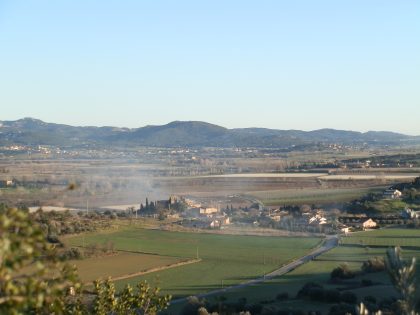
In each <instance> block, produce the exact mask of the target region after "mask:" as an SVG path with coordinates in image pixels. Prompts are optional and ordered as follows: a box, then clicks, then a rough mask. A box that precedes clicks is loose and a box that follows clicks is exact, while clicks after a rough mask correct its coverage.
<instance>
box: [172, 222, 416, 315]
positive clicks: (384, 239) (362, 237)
mask: <svg viewBox="0 0 420 315" xmlns="http://www.w3.org/2000/svg"><path fill="white" fill-rule="evenodd" d="M397 245H400V246H402V248H403V254H404V257H406V258H407V259H411V257H416V258H417V270H418V273H419V276H418V277H417V281H418V287H419V288H420V230H415V229H413V230H410V229H381V230H374V231H368V232H359V233H354V234H352V235H351V236H348V237H344V238H343V239H342V240H341V242H340V245H339V246H338V247H337V248H334V249H333V250H331V251H329V252H327V253H325V254H323V255H321V256H319V257H318V258H317V259H316V260H314V261H311V262H309V263H307V264H305V265H303V266H301V267H299V268H297V269H296V270H294V271H292V272H290V273H288V274H287V275H284V276H282V277H279V278H275V279H272V280H270V281H266V282H265V283H263V284H258V285H255V286H252V287H247V288H242V289H239V290H234V291H230V292H228V293H225V294H224V296H225V297H226V298H227V299H228V301H237V300H238V299H239V298H242V297H246V298H247V300H248V301H249V302H250V303H261V302H262V301H267V300H272V302H273V303H270V304H268V305H267V306H266V307H270V308H274V309H277V310H278V309H302V310H306V311H308V310H321V311H322V312H323V314H324V313H328V310H329V308H330V307H331V305H330V304H325V303H319V302H312V301H307V300H305V301H302V300H298V299H296V298H295V297H296V294H297V292H298V291H299V289H300V288H301V287H302V286H303V285H304V284H305V283H307V282H317V283H320V284H322V285H323V286H324V288H328V289H336V288H338V289H340V290H344V291H352V292H354V293H355V294H356V295H357V296H358V297H359V299H363V297H364V296H367V295H371V296H375V297H376V298H377V299H378V300H380V299H382V298H385V297H390V296H396V292H395V291H394V289H393V286H392V285H391V282H390V280H389V277H388V275H387V274H386V272H379V273H370V274H364V275H358V276H357V277H356V278H355V279H351V280H349V282H348V283H346V282H344V283H342V284H332V283H329V279H330V273H331V271H332V270H333V269H334V268H335V267H337V266H339V265H340V264H343V263H347V264H348V265H349V266H350V268H351V269H352V270H354V271H360V267H361V265H362V262H363V261H366V260H367V259H369V258H370V257H373V256H385V255H386V249H387V248H389V247H392V246H397ZM362 279H367V280H372V281H373V282H374V283H375V284H374V285H373V286H369V287H361V286H360V282H361V280H362ZM351 286H356V288H349V287H351ZM282 292H288V293H289V297H290V298H289V299H288V300H287V301H282V302H278V301H276V296H277V294H279V293H282ZM418 294H419V295H420V292H418ZM174 313H176V312H174Z"/></svg>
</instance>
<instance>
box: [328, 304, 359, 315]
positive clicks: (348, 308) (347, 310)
mask: <svg viewBox="0 0 420 315" xmlns="http://www.w3.org/2000/svg"><path fill="white" fill-rule="evenodd" d="M328 314H329V315H348V314H351V315H357V314H359V313H358V312H357V309H356V307H355V306H354V305H348V304H338V305H333V306H332V307H331V308H330V312H329V313H328Z"/></svg>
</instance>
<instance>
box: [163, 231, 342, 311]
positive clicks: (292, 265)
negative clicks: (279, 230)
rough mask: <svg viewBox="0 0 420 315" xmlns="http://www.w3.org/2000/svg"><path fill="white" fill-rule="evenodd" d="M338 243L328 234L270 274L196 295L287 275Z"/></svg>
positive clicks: (249, 284)
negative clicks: (319, 242)
mask: <svg viewBox="0 0 420 315" xmlns="http://www.w3.org/2000/svg"><path fill="white" fill-rule="evenodd" d="M337 245H338V236H337V235H332V236H327V237H326V238H325V240H324V243H323V244H322V246H320V247H318V248H316V249H315V250H313V251H312V252H310V253H308V254H307V255H305V256H303V257H301V258H299V259H296V260H294V261H293V262H291V263H289V264H287V265H285V266H283V267H281V268H279V269H277V270H274V271H273V272H270V273H268V274H266V275H265V276H263V277H259V278H256V279H253V280H249V281H246V282H243V283H240V284H237V285H233V286H230V287H226V288H223V289H218V290H214V291H210V292H207V293H202V294H197V295H196V296H197V297H199V298H205V297H209V296H212V295H218V294H220V293H224V292H227V291H230V290H234V289H240V288H244V287H248V286H251V285H254V284H258V283H261V282H264V281H266V280H270V279H272V278H274V277H278V276H282V275H285V274H286V273H289V272H290V271H292V270H294V269H296V268H297V267H299V266H301V265H303V264H305V263H307V262H308V261H311V260H313V259H314V258H315V257H317V256H319V255H321V254H323V253H326V252H328V251H329V250H331V249H333V248H334V247H336V246H337ZM186 301H187V298H181V299H176V300H172V301H171V304H178V303H183V302H186Z"/></svg>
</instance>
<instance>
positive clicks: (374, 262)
mask: <svg viewBox="0 0 420 315" xmlns="http://www.w3.org/2000/svg"><path fill="white" fill-rule="evenodd" d="M384 270H385V259H384V258H383V257H372V258H369V260H367V261H364V262H363V264H362V271H363V272H379V271H384Z"/></svg>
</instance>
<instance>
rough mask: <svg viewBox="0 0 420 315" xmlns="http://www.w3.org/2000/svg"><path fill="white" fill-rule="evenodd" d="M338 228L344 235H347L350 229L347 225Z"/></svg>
mask: <svg viewBox="0 0 420 315" xmlns="http://www.w3.org/2000/svg"><path fill="white" fill-rule="evenodd" d="M338 228H339V229H340V231H341V232H342V233H344V234H348V233H349V232H350V228H349V227H348V226H347V225H344V224H343V225H340V226H339V227H338Z"/></svg>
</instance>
